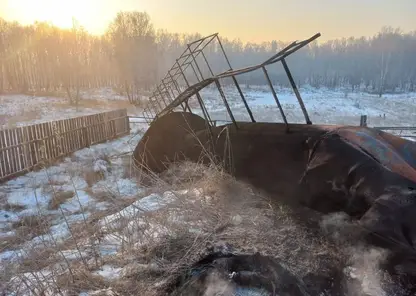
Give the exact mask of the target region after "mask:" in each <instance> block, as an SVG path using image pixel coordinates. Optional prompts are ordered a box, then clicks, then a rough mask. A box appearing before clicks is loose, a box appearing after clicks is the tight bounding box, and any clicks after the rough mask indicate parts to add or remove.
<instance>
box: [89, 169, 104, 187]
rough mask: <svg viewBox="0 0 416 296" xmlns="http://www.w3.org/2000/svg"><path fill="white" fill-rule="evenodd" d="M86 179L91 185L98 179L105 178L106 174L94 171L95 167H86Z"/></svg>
mask: <svg viewBox="0 0 416 296" xmlns="http://www.w3.org/2000/svg"><path fill="white" fill-rule="evenodd" d="M84 179H85V181H86V182H87V184H88V186H89V187H92V186H94V184H95V183H97V182H98V181H101V180H104V175H103V173H101V172H94V170H93V169H90V168H88V169H86V170H85V171H84Z"/></svg>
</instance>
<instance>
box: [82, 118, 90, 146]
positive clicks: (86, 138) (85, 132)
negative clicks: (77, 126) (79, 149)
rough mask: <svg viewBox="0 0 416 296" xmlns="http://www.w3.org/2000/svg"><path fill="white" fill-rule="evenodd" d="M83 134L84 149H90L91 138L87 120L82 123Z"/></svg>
mask: <svg viewBox="0 0 416 296" xmlns="http://www.w3.org/2000/svg"><path fill="white" fill-rule="evenodd" d="M82 134H83V136H84V147H88V148H89V147H90V137H89V135H88V126H87V125H86V123H85V120H83V122H82Z"/></svg>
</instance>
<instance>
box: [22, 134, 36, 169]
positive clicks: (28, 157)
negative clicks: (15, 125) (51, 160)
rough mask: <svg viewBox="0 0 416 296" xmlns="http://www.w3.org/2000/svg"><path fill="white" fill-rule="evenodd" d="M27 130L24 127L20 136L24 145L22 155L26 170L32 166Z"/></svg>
mask: <svg viewBox="0 0 416 296" xmlns="http://www.w3.org/2000/svg"><path fill="white" fill-rule="evenodd" d="M29 128H30V127H28V126H24V127H23V128H22V136H23V141H24V142H25V143H26V144H25V145H24V147H23V154H24V158H25V168H26V169H27V170H29V169H30V168H31V167H32V165H33V162H32V157H31V154H30V142H29Z"/></svg>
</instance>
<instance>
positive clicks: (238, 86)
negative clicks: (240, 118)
mask: <svg viewBox="0 0 416 296" xmlns="http://www.w3.org/2000/svg"><path fill="white" fill-rule="evenodd" d="M217 40H218V44H219V45H220V47H221V51H222V53H223V55H224V57H225V60H226V61H227V64H228V67H229V70H230V71H232V70H233V67H232V66H231V63H230V60H229V59H228V56H227V54H226V53H225V50H224V47H223V46H222V43H221V40H220V38H219V37H218V35H217ZM211 72H212V71H211ZM231 78H232V79H233V82H234V85H235V87H236V88H237V90H238V93H239V94H240V97H241V100H242V101H243V103H244V106H245V107H246V110H247V113H248V115H249V116H250V119H251V122H256V120H255V119H254V116H253V113H252V112H251V110H250V107H249V106H248V103H247V100H246V98H245V96H244V94H243V91H242V90H241V87H240V85H239V84H238V81H237V78H235V76H234V75H232V76H231Z"/></svg>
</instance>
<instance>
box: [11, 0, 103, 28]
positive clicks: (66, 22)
mask: <svg viewBox="0 0 416 296" xmlns="http://www.w3.org/2000/svg"><path fill="white" fill-rule="evenodd" d="M95 4H96V1H94V0H36V1H34V0H11V1H9V3H8V9H9V11H10V13H12V14H13V15H14V16H15V18H17V19H18V20H19V21H21V22H23V23H32V22H34V21H45V22H50V23H52V24H53V25H55V26H58V27H60V28H63V29H68V28H72V26H73V19H76V20H77V21H78V22H79V24H80V25H82V26H84V27H85V28H87V29H88V27H89V26H90V25H92V26H93V25H94V21H96V19H97V13H96V11H97V10H96V9H95V10H94V5H95Z"/></svg>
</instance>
